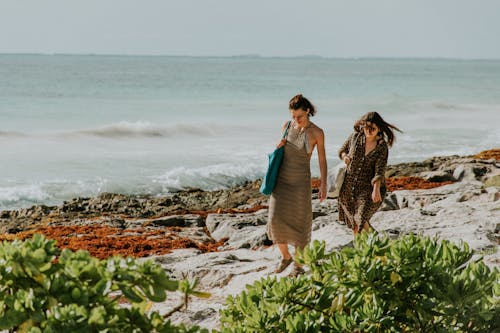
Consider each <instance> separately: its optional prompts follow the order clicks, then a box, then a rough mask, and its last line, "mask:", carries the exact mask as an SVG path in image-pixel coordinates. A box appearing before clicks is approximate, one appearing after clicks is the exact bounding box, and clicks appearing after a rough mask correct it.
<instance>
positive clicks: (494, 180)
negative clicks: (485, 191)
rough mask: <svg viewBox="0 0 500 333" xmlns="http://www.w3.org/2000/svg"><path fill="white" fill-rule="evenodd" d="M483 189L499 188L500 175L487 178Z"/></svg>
mask: <svg viewBox="0 0 500 333" xmlns="http://www.w3.org/2000/svg"><path fill="white" fill-rule="evenodd" d="M484 186H485V187H500V175H494V176H491V177H488V178H487V179H486V180H485V182H484Z"/></svg>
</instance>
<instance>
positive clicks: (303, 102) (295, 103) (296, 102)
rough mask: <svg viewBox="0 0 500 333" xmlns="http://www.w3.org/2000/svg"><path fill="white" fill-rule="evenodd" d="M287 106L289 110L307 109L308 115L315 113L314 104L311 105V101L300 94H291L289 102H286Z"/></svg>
mask: <svg viewBox="0 0 500 333" xmlns="http://www.w3.org/2000/svg"><path fill="white" fill-rule="evenodd" d="M288 108H289V109H290V110H299V109H300V110H303V111H306V112H308V111H309V115H310V116H314V115H315V114H316V108H315V107H314V105H312V103H311V102H309V100H308V99H307V98H305V97H304V96H302V94H298V95H295V96H293V97H292V99H291V100H290V102H288Z"/></svg>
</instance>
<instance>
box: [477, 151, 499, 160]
mask: <svg viewBox="0 0 500 333" xmlns="http://www.w3.org/2000/svg"><path fill="white" fill-rule="evenodd" d="M474 158H478V159H481V160H490V159H492V158H493V159H495V160H497V161H500V148H498V149H497V148H495V149H490V150H485V151H482V152H480V153H479V154H476V155H474Z"/></svg>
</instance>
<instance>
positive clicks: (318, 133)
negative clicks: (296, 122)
mask: <svg viewBox="0 0 500 333" xmlns="http://www.w3.org/2000/svg"><path fill="white" fill-rule="evenodd" d="M310 130H311V132H312V133H311V134H312V135H313V136H314V137H324V136H325V133H324V132H323V130H322V129H321V128H320V127H318V126H317V125H316V124H315V123H311V127H310Z"/></svg>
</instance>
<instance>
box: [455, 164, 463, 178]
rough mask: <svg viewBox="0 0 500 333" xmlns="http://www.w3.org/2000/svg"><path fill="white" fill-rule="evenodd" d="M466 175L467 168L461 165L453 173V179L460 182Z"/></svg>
mask: <svg viewBox="0 0 500 333" xmlns="http://www.w3.org/2000/svg"><path fill="white" fill-rule="evenodd" d="M464 175H465V167H464V166H463V165H459V166H457V167H456V168H455V170H454V171H453V178H455V179H456V180H458V181H460V180H462V178H463V177H464Z"/></svg>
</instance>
